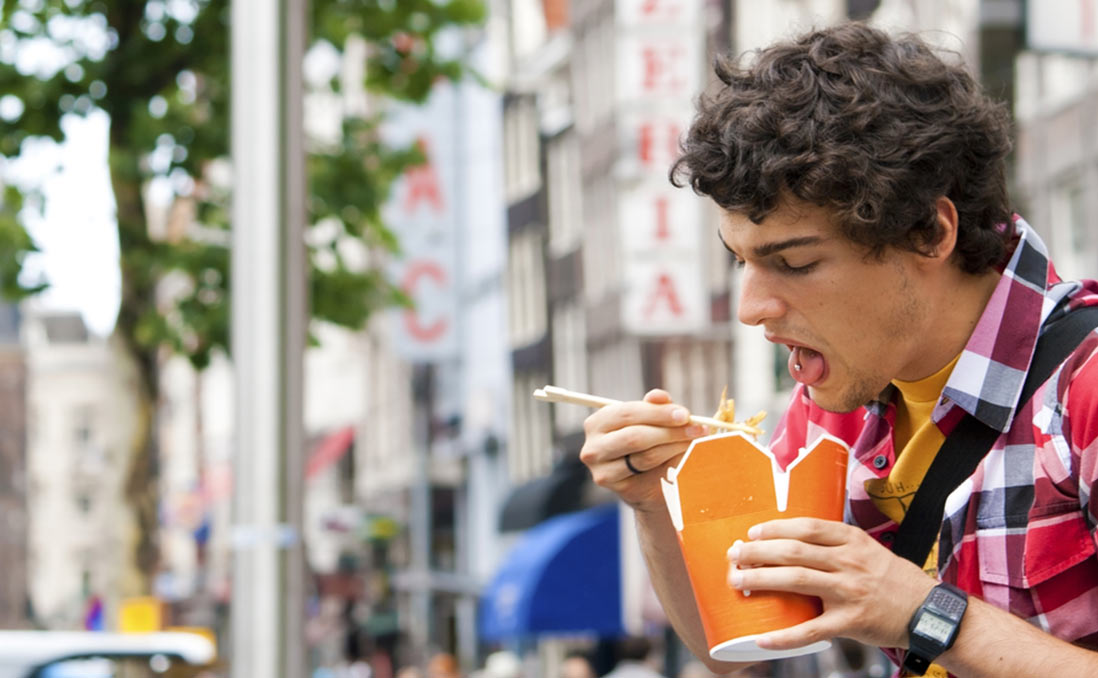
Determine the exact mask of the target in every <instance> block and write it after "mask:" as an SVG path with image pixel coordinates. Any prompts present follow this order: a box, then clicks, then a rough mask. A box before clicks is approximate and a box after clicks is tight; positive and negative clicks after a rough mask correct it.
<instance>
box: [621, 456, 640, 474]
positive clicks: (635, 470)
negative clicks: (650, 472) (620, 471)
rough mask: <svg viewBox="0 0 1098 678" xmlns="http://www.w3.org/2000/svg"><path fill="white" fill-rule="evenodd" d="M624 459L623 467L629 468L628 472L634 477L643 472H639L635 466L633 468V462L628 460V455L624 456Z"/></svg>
mask: <svg viewBox="0 0 1098 678" xmlns="http://www.w3.org/2000/svg"><path fill="white" fill-rule="evenodd" d="M624 459H625V465H626V466H628V467H629V470H630V471H632V472H633V474H634V475H639V474H641V473H644V471H642V470H640V469H639V468H637V467H636V466H633V462H632V461H631V460H630V459H629V455H628V454H627V455H625V457H624Z"/></svg>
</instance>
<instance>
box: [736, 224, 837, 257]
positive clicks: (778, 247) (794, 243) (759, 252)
mask: <svg viewBox="0 0 1098 678" xmlns="http://www.w3.org/2000/svg"><path fill="white" fill-rule="evenodd" d="M717 239H718V240H720V241H721V244H722V245H724V249H726V250H728V251H729V252H732V254H736V252H735V251H734V250H733V249H732V248H731V247H729V246H728V243H726V242H725V241H724V238H722V237H721V234H720V230H719V229H718V231H717ZM821 242H823V238H821V237H820V236H818V235H805V236H801V237H799V238H789V239H788V240H778V241H776V242H768V243H765V244H763V245H759V246H758V247H756V248H754V249H753V250H752V254H754V255H755V256H756V257H765V256H769V255H771V254H774V253H775V252H781V251H782V250H787V249H790V248H792V247H804V246H806V245H817V244H819V243H821Z"/></svg>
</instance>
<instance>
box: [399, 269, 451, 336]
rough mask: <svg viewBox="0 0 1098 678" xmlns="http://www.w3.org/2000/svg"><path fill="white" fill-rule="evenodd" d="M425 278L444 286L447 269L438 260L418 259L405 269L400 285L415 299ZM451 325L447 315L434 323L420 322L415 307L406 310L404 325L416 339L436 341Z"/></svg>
mask: <svg viewBox="0 0 1098 678" xmlns="http://www.w3.org/2000/svg"><path fill="white" fill-rule="evenodd" d="M423 278H430V279H431V280H433V281H435V283H436V284H437V285H438V286H439V287H442V286H443V285H445V284H446V271H444V270H443V268H442V267H441V266H439V265H438V262H436V261H430V260H425V259H418V260H416V261H412V262H409V263H408V267H407V268H406V269H405V270H404V279H403V280H402V281H401V285H400V287H401V289H403V290H404V292H405V293H406V294H407V295H408V296H410V297H412V298H413V299H415V298H416V297H417V296H418V295H417V294H416V289H417V288H418V286H419V284H420V282H421V281H422V280H423ZM449 325H450V323H449V322H447V320H446V318H445V317H442V318H437V319H436V320H435V321H434V322H433V323H430V324H424V323H422V322H420V319H419V316H418V315H417V314H416V310H415V309H409V310H407V311H405V312H404V327H405V329H406V330H407V331H408V334H409V335H411V337H412V338H413V339H415V340H416V341H422V342H424V343H427V342H432V341H435V340H437V339H438V338H439V337H441V336H442V335H443V334H444V333H445V332H446V328H447V327H449Z"/></svg>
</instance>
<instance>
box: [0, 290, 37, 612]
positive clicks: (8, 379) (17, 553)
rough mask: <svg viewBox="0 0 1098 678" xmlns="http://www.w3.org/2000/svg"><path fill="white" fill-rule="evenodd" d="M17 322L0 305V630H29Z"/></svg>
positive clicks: (23, 379)
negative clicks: (1, 577)
mask: <svg viewBox="0 0 1098 678" xmlns="http://www.w3.org/2000/svg"><path fill="white" fill-rule="evenodd" d="M20 321H21V316H20V313H19V309H18V308H17V307H16V306H14V305H9V304H2V305H0V572H3V573H4V577H3V580H2V581H0V628H24V627H27V626H29V624H30V616H29V612H30V608H29V605H28V603H29V599H28V597H27V435H26V425H27V418H26V413H27V363H26V352H25V351H24V350H23V346H22V343H21V342H20V340H19V329H20V327H19V326H20Z"/></svg>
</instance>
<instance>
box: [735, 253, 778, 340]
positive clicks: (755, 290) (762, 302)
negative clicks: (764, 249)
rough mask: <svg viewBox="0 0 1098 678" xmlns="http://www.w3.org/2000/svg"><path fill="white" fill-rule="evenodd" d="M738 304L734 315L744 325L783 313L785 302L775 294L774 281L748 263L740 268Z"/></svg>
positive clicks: (753, 323) (754, 323)
mask: <svg viewBox="0 0 1098 678" xmlns="http://www.w3.org/2000/svg"><path fill="white" fill-rule="evenodd" d="M738 283H739V304H738V305H737V308H736V316H737V317H738V318H739V320H740V322H741V323H743V324H744V325H759V324H762V323H764V322H766V321H767V320H773V319H775V318H778V317H780V316H781V315H782V314H784V313H785V302H783V301H782V299H781V297H779V296H778V295H777V290H776V289H775V288H774V281H773V280H771V279H770V278H769V276H767V274H766V272H765V271H762V270H759V269H758V268H757V267H755V266H752V265H751V264H750V263H748V264H745V265H744V267H743V268H742V269H740V275H739V278H738Z"/></svg>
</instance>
